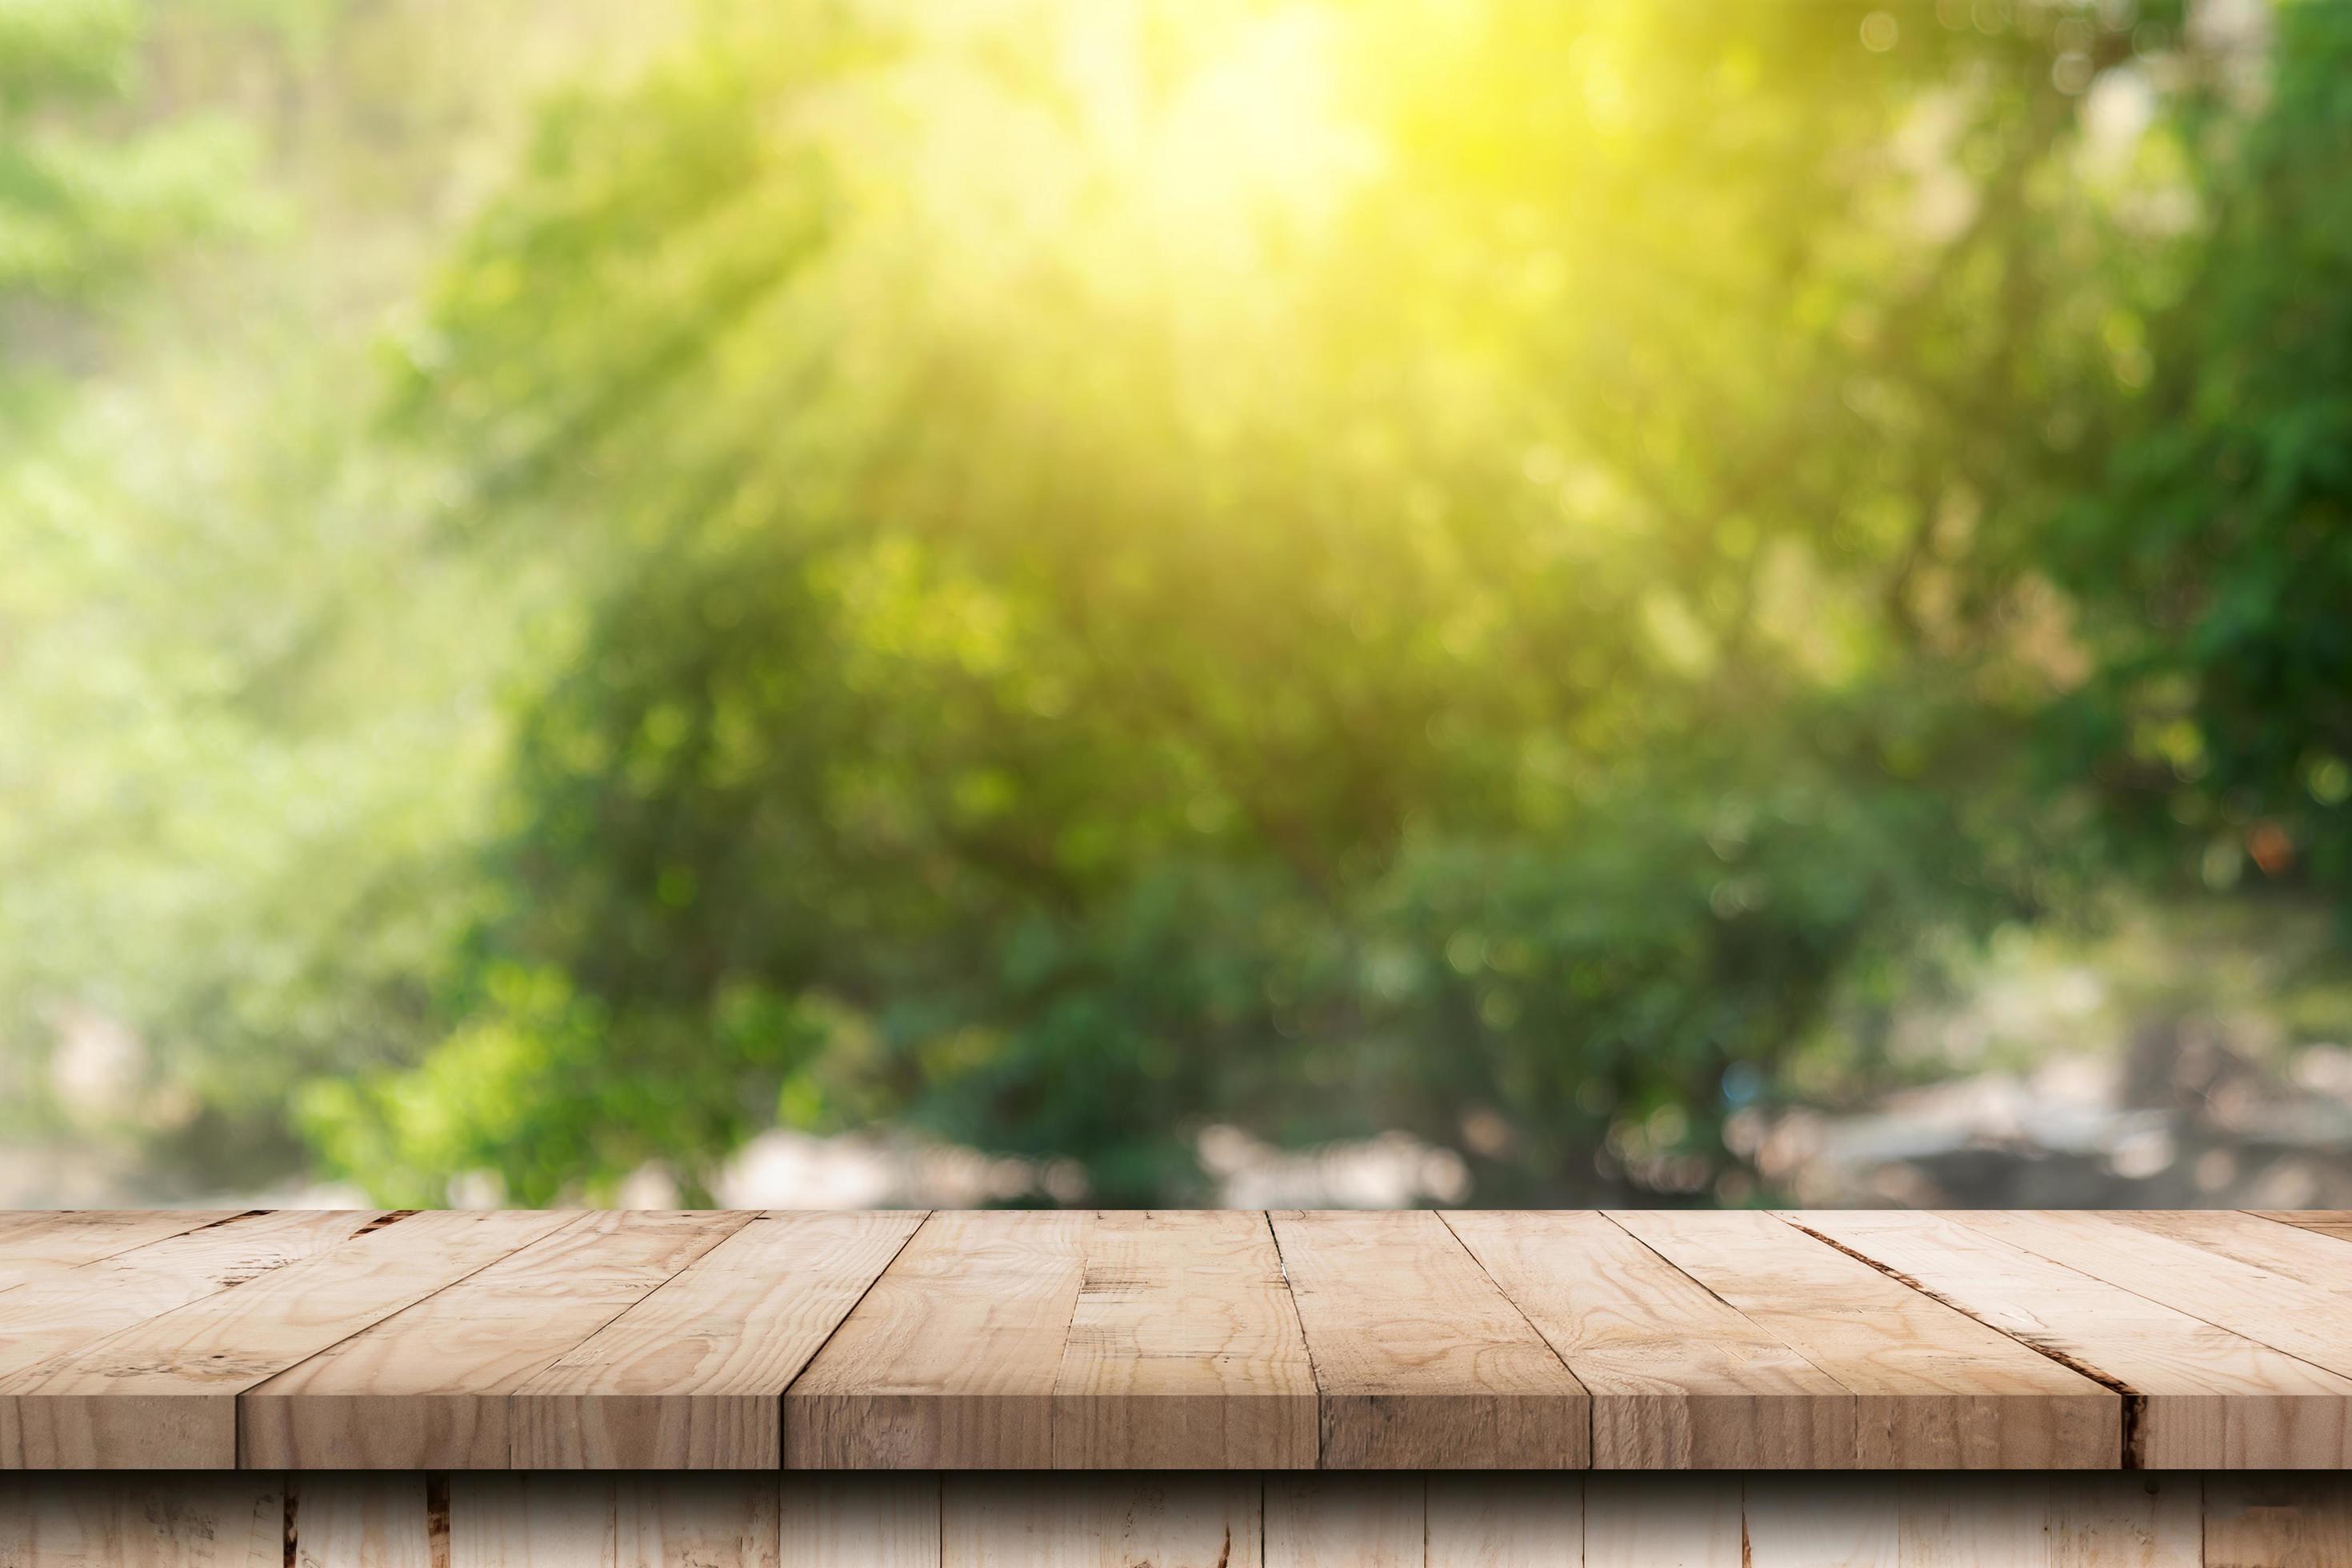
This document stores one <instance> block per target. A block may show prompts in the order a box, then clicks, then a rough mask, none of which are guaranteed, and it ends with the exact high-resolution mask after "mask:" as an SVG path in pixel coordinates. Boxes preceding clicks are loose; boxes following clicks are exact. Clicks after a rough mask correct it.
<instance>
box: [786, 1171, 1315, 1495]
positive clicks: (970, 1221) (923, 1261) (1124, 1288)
mask: <svg viewBox="0 0 2352 1568" xmlns="http://www.w3.org/2000/svg"><path fill="white" fill-rule="evenodd" d="M1315 1432H1316V1428H1315V1384H1314V1382H1313V1372H1312V1368H1311V1366H1310V1363H1309V1362H1308V1359H1307V1351H1306V1343H1305V1340H1304V1338H1303V1337H1302V1335H1301V1333H1300V1331H1299V1327H1298V1321H1297V1314H1296V1312H1295V1310H1293V1308H1292V1305H1291V1302H1290V1298H1289V1295H1288V1293H1287V1291H1286V1289H1285V1288H1284V1284H1283V1278H1282V1265H1281V1258H1280V1255H1279V1253H1278V1252H1277V1251H1276V1247H1275V1245H1274V1240H1273V1237H1272V1234H1271V1233H1270V1232H1269V1231H1268V1229H1267V1227H1266V1224H1265V1218H1264V1216H1263V1215H1256V1214H1252V1213H1199V1214H1160V1213H1141V1214H1102V1215H1097V1214H1025V1215H1024V1214H983V1215H934V1216H932V1217H931V1218H930V1219H929V1221H927V1222H926V1223H925V1224H924V1226H923V1227H922V1228H921V1229H920V1230H919V1231H918V1232H917V1234H916V1236H915V1237H914V1239H913V1240H912V1241H910V1242H909V1243H908V1244H907V1247H906V1248H905V1250H904V1251H902V1252H901V1253H899V1255H898V1259H897V1261H896V1262H894V1263H893V1264H892V1265H891V1266H890V1268H888V1269H887V1270H886V1271H885V1272H884V1273H883V1275H882V1277H881V1278H880V1279H878V1280H877V1281H876V1283H875V1285H874V1287H873V1289H871V1290H869V1291H868V1292H867V1293H866V1298H865V1300H863V1301H862V1302H860V1303H859V1304H858V1305H857V1308H856V1310H855V1311H854V1312H852V1313H851V1314H850V1316H849V1317H848V1319H847V1320H846V1321H845V1322H843V1323H842V1325H841V1327H840V1329H839V1331H837V1332H836V1333H835V1335H834V1336H833V1338H832V1340H831V1342H828V1343H827V1344H826V1345H825V1347H824V1350H823V1351H822V1352H819V1353H818V1354H817V1355H816V1357H815V1359H814V1361H812V1362H811V1363H810V1364H809V1367H808V1370H807V1371H806V1372H804V1373H802V1375H801V1376H800V1378H799V1379H798V1380H797V1381H795V1382H794V1383H793V1385H792V1387H791V1389H790V1390H789V1391H788V1392H787V1394H785V1398H784V1446H785V1463H786V1465H787V1466H788V1467H790V1468H859V1467H863V1466H891V1467H919V1468H949V1469H962V1468H1048V1467H1058V1468H1276V1467H1286V1466H1302V1467H1303V1466H1311V1465H1312V1464H1313V1463H1314V1456H1315V1442H1316V1436H1315Z"/></svg>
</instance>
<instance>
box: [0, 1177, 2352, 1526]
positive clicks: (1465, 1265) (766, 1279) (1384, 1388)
mask: <svg viewBox="0 0 2352 1568" xmlns="http://www.w3.org/2000/svg"><path fill="white" fill-rule="evenodd" d="M2336 1224H2337V1221H2336V1218H2334V1217H2331V1216H2329V1215H2325V1214H2322V1215H2269V1214H2263V1215H2253V1214H2243V1213H2192V1214H2182V1213H2147V1214H2129V1215H2100V1214H2081V1213H2035V1212H1971V1213H1951V1214H1944V1215H1907V1214H1892V1213H1871V1214H1853V1213H1832V1214H1790V1215H1777V1216H1776V1215H1766V1214H1759V1213H1744V1214H1743V1213H1731V1214H1724V1213H1703V1212H1697V1211H1678V1212H1662V1213H1622V1214H1593V1213H1581V1214H1577V1213H1564V1214H1558V1213H1556V1214H1543V1213H1510V1214H1484V1213H1455V1214H1449V1215H1439V1214H1435V1213H1426V1212H1414V1213H1403V1214H1303V1213H1290V1212H1284V1213H1279V1214H1275V1215H1266V1214H1262V1213H1257V1212H1255V1211H1251V1212H1207V1213H1095V1212H1087V1211H1070V1212H1053V1213H964V1214H939V1215H915V1214H838V1215H791V1214H764V1215H761V1214H751V1213H737V1214H701V1215H692V1214H581V1213H573V1214H503V1215H500V1214H451V1213H425V1214H400V1213H391V1214H386V1213H378V1212H373V1211H355V1212H351V1213H342V1214H299V1213H265V1212H253V1213H244V1214H216V1215H156V1214H131V1215H58V1214H37V1215H0V1275H4V1276H5V1278H8V1279H14V1280H15V1281H16V1283H15V1284H14V1285H13V1286H11V1287H9V1288H8V1289H0V1470H8V1469H25V1468H43V1469H73V1468H228V1467H231V1466H235V1465H238V1464H240V1463H242V1464H243V1465H244V1466H245V1467H246V1468H250V1469H253V1470H256V1471H257V1472H266V1471H273V1470H277V1469H279V1468H285V1469H295V1470H302V1471H311V1472H320V1473H324V1472H328V1471H340V1470H348V1469H368V1468H376V1469H380V1470H382V1471H383V1472H385V1473H408V1472H414V1471H417V1470H424V1469H431V1470H435V1471H437V1472H446V1471H450V1470H460V1469H465V1468H471V1467H487V1468H516V1469H525V1470H531V1469H565V1468H570V1469H593V1470H603V1471H614V1470H639V1471H670V1470H678V1471H718V1470H728V1469H735V1468H755V1469H763V1470H769V1471H773V1470H774V1469H776V1468H778V1467H779V1466H781V1467H782V1468H784V1469H787V1470H791V1469H845V1468H846V1469H858V1468H872V1469H881V1470H894V1469H895V1470H904V1471H922V1472H929V1471H935V1470H954V1471H967V1470H996V1471H1009V1470H1063V1471H1069V1470H1089V1471H1108V1470H1138V1471H1154V1472H1162V1473H1173V1472H1181V1471H1187V1470H1231V1471H1246V1472H1250V1473H1265V1472H1279V1471H1286V1470H1289V1471H1297V1470H1305V1469H1311V1468H1323V1469H1341V1470H1344V1469H1399V1470H1406V1471H1412V1472H1419V1471H1422V1470H1425V1469H1457V1470H1458V1469H1472V1470H1499V1469H1517V1468H1528V1469H1552V1470H1558V1469H1580V1468H1586V1467H1588V1466H1589V1467H1592V1468H1598V1469H1601V1470H1609V1469H1619V1468H1656V1469H1698V1470H1707V1469H1715V1470H1724V1471H1732V1470H1737V1471H1751V1472H1763V1471H1770V1472H1775V1473H1784V1472H1791V1471H1797V1470H1802V1469H1808V1468H1811V1469H1824V1468H1861V1469H1869V1468H1913V1469H1919V1468H1926V1469H1968V1468H2022V1469H2032V1470H2052V1471H2056V1470H2063V1469H2071V1468H2086V1467H2087V1468H2109V1469H2113V1468H2130V1467H2134V1466H2137V1467H2152V1468H2173V1467H2212V1468H2230V1469H2244V1470H2264V1469H2269V1468H2285V1467H2311V1468H2345V1467H2346V1466H2347V1464H2352V1436H2347V1426H2352V1418H2347V1406H2352V1244H2347V1240H2346V1239H2345V1238H2344V1237H2339V1236H2336V1235H2334V1234H2331V1233H2330V1229H2329V1227H2331V1226H2336ZM2126 1434H2128V1441H2129V1445H2130V1446H2129V1448H2128V1450H2126ZM613 1495H614V1499H615V1501H614V1507H615V1508H616V1509H618V1508H620V1507H621V1506H622V1499H621V1493H620V1492H618V1491H617V1490H616V1491H614V1494H613ZM678 1495H679V1496H684V1495H686V1494H683V1493H680V1494H678ZM632 1506H635V1505H632ZM649 1506H650V1505H649ZM663 1506H668V1505H662V1506H656V1507H655V1508H654V1511H653V1513H651V1514H649V1515H646V1516H644V1517H643V1518H641V1519H638V1520H637V1521H636V1522H635V1523H634V1524H632V1525H631V1526H630V1527H629V1528H630V1529H631V1530H633V1531H635V1534H633V1535H631V1536H629V1537H628V1538H627V1539H628V1540H629V1541H632V1542H638V1543H639V1544H637V1545H633V1546H630V1547H629V1548H628V1549H629V1550H630V1551H635V1552H652V1551H655V1550H656V1547H655V1546H653V1545H646V1544H644V1543H645V1542H658V1541H661V1540H667V1539H669V1538H670V1537H672V1536H677V1535H679V1534H680V1529H681V1528H682V1527H677V1526H675V1525H674V1524H672V1523H666V1522H664V1521H666V1520H668V1519H669V1518H670V1515H669V1514H666V1513H664V1512H663V1511H662V1507H663ZM1465 1506H1466V1505H1465ZM673 1511H674V1510H673ZM1603 1513H1605V1510H1603ZM486 1517H487V1516H486ZM618 1517H619V1516H618V1515H617V1514H616V1515H615V1518H616V1520H617V1519H618ZM633 1517H634V1516H633ZM785 1517H786V1516H785V1515H782V1514H780V1515H779V1516H778V1519H779V1522H778V1524H777V1526H776V1530H777V1539H778V1540H779V1541H781V1540H782V1539H783V1538H784V1534H785V1533H786V1532H787V1531H788V1530H789V1528H790V1527H789V1526H788V1525H787V1524H786V1523H785V1522H783V1520H784V1519H785ZM1596 1518H1601V1515H1596V1514H1594V1513H1592V1512H1591V1510H1588V1511H1587V1515H1586V1520H1585V1525H1586V1529H1587V1531H1588V1533H1589V1532H1590V1531H1591V1530H1592V1529H1594V1528H1599V1526H1596V1525H1595V1523H1594V1521H1595V1519H1596ZM1602 1522H1603V1523H1605V1522H1606V1521H1605V1519H1603V1521H1602ZM697 1528H700V1527H697ZM713 1528H716V1527H713ZM1645 1528H1646V1527H1645ZM620 1530H621V1526H620V1524H618V1523H616V1524H615V1525H614V1531H615V1532H616V1533H614V1537H613V1539H614V1542H616V1543H619V1542H622V1540H623V1538H622V1536H621V1535H620V1534H619V1533H617V1532H618V1531H620ZM765 1530H766V1526H765V1525H760V1526H758V1528H757V1530H756V1531H755V1532H754V1533H761V1532H763V1531H765ZM761 1539H765V1536H764V1534H761ZM621 1549H622V1548H621V1545H620V1544H615V1546H614V1550H615V1551H616V1552H617V1551H620V1550H621ZM659 1550H660V1551H661V1552H667V1551H668V1550H669V1548H668V1547H667V1546H660V1547H659ZM693 1550H695V1551H698V1552H699V1551H703V1550H704V1547H701V1546H697V1547H695V1548H694V1549H693ZM714 1550H715V1549H714Z"/></svg>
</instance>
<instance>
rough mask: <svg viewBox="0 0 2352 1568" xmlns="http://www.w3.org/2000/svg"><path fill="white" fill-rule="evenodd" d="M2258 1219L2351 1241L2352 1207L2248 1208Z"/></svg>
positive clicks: (2248, 1211) (2316, 1234) (2317, 1234)
mask: <svg viewBox="0 0 2352 1568" xmlns="http://www.w3.org/2000/svg"><path fill="white" fill-rule="evenodd" d="M2246 1212H2247V1213H2249V1214H2252V1215H2254V1216H2255V1217H2256V1218H2258V1219H2270V1220H2276V1221H2277V1222H2278V1223H2279V1224H2281V1225H2291V1226H2295V1227H2296V1228H2298V1229H2301V1230H2307V1231H2310V1232H2311V1233H2312V1234H2313V1235H2315V1236H2328V1237H2335V1238H2336V1240H2338V1241H2352V1209H2249V1210H2247V1211H2246Z"/></svg>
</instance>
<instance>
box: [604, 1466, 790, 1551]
mask: <svg viewBox="0 0 2352 1568" xmlns="http://www.w3.org/2000/svg"><path fill="white" fill-rule="evenodd" d="M613 1519H614V1562H615V1563H616V1564H617V1568H778V1563H779V1551H780V1542H779V1536H778V1521H777V1515H776V1476H775V1474H774V1473H773V1472H772V1471H771V1472H769V1473H767V1474H764V1475H761V1474H737V1475H723V1476H714V1475H702V1476H667V1475H642V1476H623V1477H620V1478H619V1479H616V1480H615V1482H614V1509H613Z"/></svg>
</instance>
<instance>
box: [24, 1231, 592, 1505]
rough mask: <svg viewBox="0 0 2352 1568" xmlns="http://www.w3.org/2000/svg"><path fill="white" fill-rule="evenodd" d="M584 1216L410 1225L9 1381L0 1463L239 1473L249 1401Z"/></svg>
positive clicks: (369, 1234)
mask: <svg viewBox="0 0 2352 1568" xmlns="http://www.w3.org/2000/svg"><path fill="white" fill-rule="evenodd" d="M576 1217H577V1216H575V1215H560V1214H419V1215H410V1216H409V1217H407V1218H406V1219H404V1220H402V1221H401V1222H400V1223H399V1224H397V1225H392V1226H383V1227H381V1228H378V1229H373V1230H369V1231H366V1232H364V1233H362V1234H361V1235H359V1236H356V1237H352V1239H350V1240H348V1241H346V1242H344V1243H342V1244H341V1245H340V1246H338V1247H334V1248H332V1249H331V1250H330V1251H327V1252H324V1253H320V1254H319V1255H317V1256H315V1257H312V1258H306V1259H305V1260H303V1261H302V1262H300V1263H294V1264H289V1265H288V1266H287V1267H285V1268H276V1269H272V1270H271V1271H269V1272H268V1273H267V1274H264V1275H263V1276H261V1277H260V1278H259V1279H255V1280H252V1281H250V1282H249V1283H247V1284H245V1285H242V1286H240V1287H238V1288H237V1289H234V1290H224V1291H220V1292H217V1293H215V1294H213V1295H209V1296H204V1297H200V1298H199V1299H197V1300H193V1301H190V1302H188V1303H186V1304H185V1305H184V1306H180V1307H176V1308H173V1310H170V1311H167V1312H163V1313H162V1314H160V1315H158V1316H156V1317H153V1318H150V1319H147V1320H146V1321H143V1322H140V1323H137V1324H134V1325H133V1326H131V1327H130V1328H126V1329H121V1330H118V1331H114V1332H111V1333H108V1334H104V1335H101V1336H99V1337H97V1338H95V1339H93V1340H91V1341H89V1342H87V1343H85V1344H83V1345H80V1346H78V1347H77V1348H75V1349H73V1350H71V1351H68V1352H62V1353H61V1354H59V1355H58V1356H55V1357H52V1358H50V1359H49V1360H48V1361H46V1362H43V1363H39V1364H37V1365H36V1366H33V1367H30V1368H27V1369H26V1370H25V1371H24V1372H21V1373H11V1374H10V1375H8V1376H7V1377H5V1378H0V1465H5V1466H7V1467H8V1468H28V1469H98V1468H110V1469H111V1468H121V1469H146V1468H175V1469H226V1468H231V1467H234V1466H235V1465H236V1459H237V1424H236V1396H237V1394H239V1393H240V1392H242V1391H243V1390H245V1389H247V1388H249V1387H251V1386H252V1385H253V1384H257V1383H259V1382H261V1381H262V1380H263V1379H264V1378H267V1377H269V1376H271V1375H272V1374H274V1373H278V1372H282V1371H284V1370H285V1369H286V1368H287V1367H289V1366H292V1365H294V1364H295V1363H299V1362H300V1361H302V1360H304V1359H305V1358H307V1357H309V1356H311V1355H315V1354H316V1353H318V1352H320V1351H322V1350H325V1349H327V1348H328V1347H330V1346H331V1345H335V1344H338V1343H341V1342H342V1341H343V1340H345V1339H348V1338H350V1337H351V1336H352V1334H355V1333H358V1332H359V1331H362V1330H363V1329H366V1328H368V1327H370V1326H371V1325H373V1324H374V1323H376V1322H377V1321H381V1320H382V1319H384V1318H386V1317H389V1316H391V1315H392V1314H393V1313H394V1312H397V1311H399V1310H401V1309H402V1308H404V1307H406V1306H409V1305H411V1304H412V1303H414V1302H416V1301H420V1300H424V1299H425V1297H427V1296H429V1295H431V1294H433V1293H434V1292H435V1291H436V1290H439V1289H444V1288H445V1287H446V1286H449V1285H451V1284H454V1283H456V1282H457V1280H459V1279H464V1278H465V1277H466V1276H467V1275H468V1274H471V1273H473V1272H475V1271H476V1270H477V1269H480V1268H488V1267H489V1266H490V1265H491V1264H493V1263H496V1262H497V1261H498V1260H499V1258H503V1257H505V1256H506V1255H507V1254H509V1253H510V1252H512V1251H514V1250H515V1249H516V1248H517V1247H521V1246H526V1245H528V1244H529V1243H530V1242H532V1241H535V1240H537V1239H538V1238H539V1237H542V1236H545V1235H547V1234H549V1233H551V1232H552V1231H554V1230H557V1229H559V1228H561V1227H562V1226H565V1225H568V1224H570V1223H572V1220H573V1219H574V1218H576Z"/></svg>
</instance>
